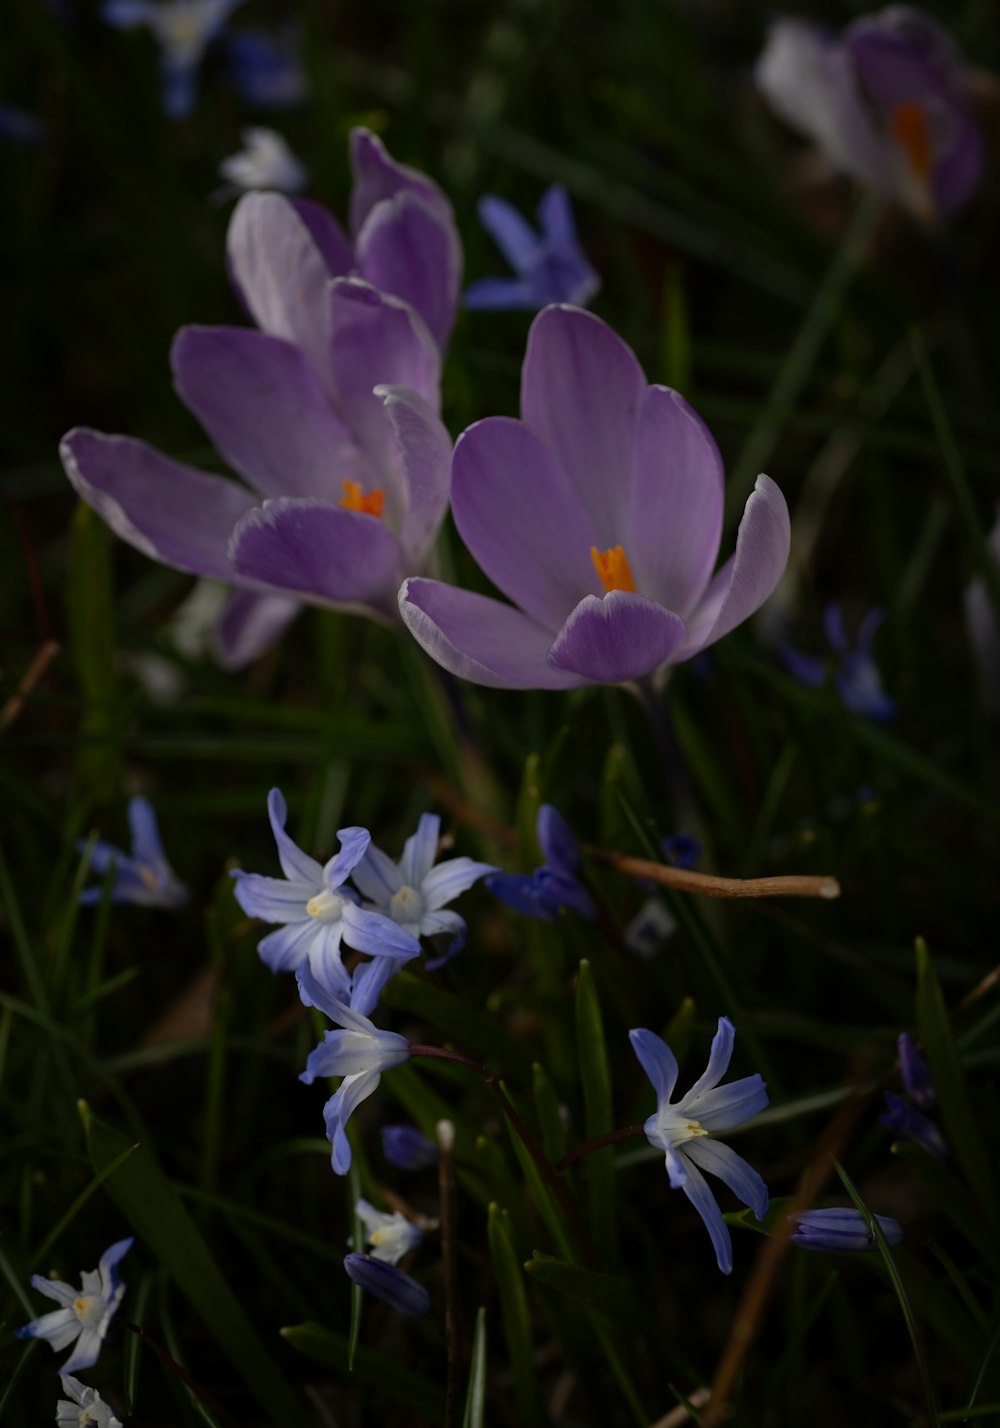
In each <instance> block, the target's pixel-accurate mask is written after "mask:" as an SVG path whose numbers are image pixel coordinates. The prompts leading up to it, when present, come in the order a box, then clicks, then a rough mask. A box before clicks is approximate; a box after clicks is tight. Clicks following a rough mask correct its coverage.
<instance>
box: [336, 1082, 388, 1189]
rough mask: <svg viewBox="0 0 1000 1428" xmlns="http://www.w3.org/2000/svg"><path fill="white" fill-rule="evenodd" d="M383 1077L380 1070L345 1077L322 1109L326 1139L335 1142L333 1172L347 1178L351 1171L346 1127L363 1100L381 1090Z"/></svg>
mask: <svg viewBox="0 0 1000 1428" xmlns="http://www.w3.org/2000/svg"><path fill="white" fill-rule="evenodd" d="M381 1079H382V1078H381V1076H380V1075H379V1073H378V1072H377V1071H361V1072H359V1073H358V1075H357V1076H345V1077H344V1079H343V1081H342V1082H341V1083H340V1086H339V1087H338V1089H337V1090H336V1091H335V1093H334V1094H333V1095H332V1096H331V1097H330V1099H329V1100H328V1101H327V1103H326V1105H325V1106H324V1108H323V1119H324V1121H325V1122H326V1134H327V1139H328V1140H330V1141H331V1142H332V1143H333V1154H332V1156H331V1163H332V1165H333V1169H334V1173H335V1174H337V1175H346V1174H347V1172H348V1171H349V1170H350V1168H351V1143H350V1141H349V1140H348V1139H347V1132H346V1130H345V1127H346V1125H347V1122H348V1121H349V1120H350V1118H351V1116H352V1114H353V1113H354V1111H356V1110H357V1108H358V1106H359V1105H360V1104H361V1102H362V1101H363V1100H365V1099H366V1098H367V1097H368V1096H370V1095H371V1094H372V1092H373V1091H375V1090H377V1089H378V1083H379V1081H381Z"/></svg>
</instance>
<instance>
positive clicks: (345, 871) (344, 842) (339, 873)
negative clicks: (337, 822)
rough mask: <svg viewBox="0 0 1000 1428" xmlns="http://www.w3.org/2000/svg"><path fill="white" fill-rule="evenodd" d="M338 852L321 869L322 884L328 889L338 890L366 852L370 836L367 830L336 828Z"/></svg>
mask: <svg viewBox="0 0 1000 1428" xmlns="http://www.w3.org/2000/svg"><path fill="white" fill-rule="evenodd" d="M337 837H338V839H339V840H340V852H339V853H334V855H333V857H332V858H331V859H330V861H329V862H328V863H327V865H326V867H325V868H324V869H323V882H324V883H325V885H326V886H327V887H328V888H339V887H340V885H341V883H342V882H345V881H346V879H347V878H348V877H349V876H350V874H351V873H352V871H353V870H354V869H355V868H356V867H357V865H358V864H359V863H360V862H361V859H362V858H363V857H364V856H365V854H366V853H367V851H368V845H369V843H370V842H371V839H372V835H371V834H370V833H369V832H368V829H367V828H338V829H337Z"/></svg>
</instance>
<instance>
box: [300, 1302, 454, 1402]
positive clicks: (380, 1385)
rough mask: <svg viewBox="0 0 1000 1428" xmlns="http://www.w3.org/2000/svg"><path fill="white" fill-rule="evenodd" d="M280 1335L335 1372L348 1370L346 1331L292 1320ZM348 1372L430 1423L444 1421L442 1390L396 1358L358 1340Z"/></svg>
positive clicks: (303, 1352)
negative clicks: (359, 1342) (296, 1322)
mask: <svg viewBox="0 0 1000 1428" xmlns="http://www.w3.org/2000/svg"><path fill="white" fill-rule="evenodd" d="M281 1337H282V1338H283V1339H284V1340H285V1341H286V1343H289V1344H291V1346H292V1348H293V1349H296V1350H298V1352H299V1353H300V1354H305V1355H306V1357H307V1358H310V1359H314V1360H316V1362H317V1363H321V1364H325V1365H326V1367H327V1368H330V1369H333V1370H334V1372H335V1373H338V1374H340V1375H346V1374H347V1373H348V1372H349V1370H348V1367H347V1352H348V1345H347V1336H346V1335H345V1334H338V1333H337V1332H336V1331H335V1330H333V1329H324V1328H322V1327H321V1326H320V1325H319V1324H295V1325H292V1326H291V1327H289V1328H287V1329H282V1330H281ZM350 1372H352V1375H353V1378H354V1380H356V1381H357V1382H358V1383H362V1384H365V1385H366V1386H368V1387H370V1388H377V1389H379V1390H380V1391H381V1392H382V1393H384V1394H385V1395H386V1397H387V1398H392V1399H393V1400H394V1401H395V1402H396V1403H401V1404H403V1405H404V1406H405V1407H406V1408H408V1409H409V1410H410V1412H411V1413H412V1414H413V1415H414V1417H421V1418H428V1419H430V1421H431V1422H432V1423H443V1422H444V1392H443V1390H442V1389H440V1388H438V1386H437V1384H434V1383H429V1382H428V1381H427V1379H425V1378H423V1377H422V1376H421V1375H420V1374H417V1373H414V1372H413V1370H412V1369H409V1368H407V1367H406V1366H405V1365H404V1364H402V1363H400V1362H399V1360H398V1359H395V1358H387V1357H386V1356H385V1355H384V1354H379V1353H376V1352H375V1351H374V1350H373V1349H369V1348H366V1347H365V1345H364V1344H361V1345H359V1347H358V1354H357V1358H356V1360H355V1363H354V1368H353V1370H352V1371H350Z"/></svg>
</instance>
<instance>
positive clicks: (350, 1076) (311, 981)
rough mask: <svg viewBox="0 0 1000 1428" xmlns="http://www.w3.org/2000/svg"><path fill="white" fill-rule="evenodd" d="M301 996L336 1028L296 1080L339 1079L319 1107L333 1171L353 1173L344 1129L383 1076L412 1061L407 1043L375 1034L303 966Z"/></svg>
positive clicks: (368, 1023) (389, 1033) (374, 1029)
mask: <svg viewBox="0 0 1000 1428" xmlns="http://www.w3.org/2000/svg"><path fill="white" fill-rule="evenodd" d="M296 975H297V977H298V983H299V996H300V997H301V998H302V1000H303V1002H304V1003H305V1005H306V1006H307V1007H318V1008H319V1010H320V1011H321V1012H322V1013H323V1015H324V1016H328V1017H329V1018H330V1020H331V1021H332V1022H333V1023H334V1024H335V1025H336V1026H337V1027H339V1028H340V1030H338V1031H328V1032H327V1033H326V1036H325V1038H324V1040H323V1042H322V1043H321V1045H319V1046H317V1047H316V1049H315V1051H313V1052H311V1053H310V1055H309V1059H308V1061H307V1062H306V1069H305V1070H304V1071H303V1072H302V1074H301V1076H300V1077H299V1080H300V1081H304V1082H305V1084H306V1085H307V1086H308V1085H311V1083H312V1082H313V1081H314V1080H315V1078H316V1077H317V1076H343V1078H344V1079H343V1081H341V1083H340V1085H339V1086H338V1087H337V1090H336V1091H335V1092H334V1094H333V1095H332V1096H331V1097H330V1099H329V1100H328V1101H327V1103H326V1105H325V1106H324V1107H323V1119H324V1121H325V1122H326V1134H327V1139H328V1140H329V1141H330V1143H331V1145H332V1146H333V1156H332V1161H333V1168H334V1170H335V1171H336V1173H337V1174H338V1175H346V1174H347V1172H348V1170H350V1168H351V1145H350V1141H349V1140H348V1139H347V1132H346V1130H345V1127H346V1125H347V1122H348V1120H349V1118H350V1116H351V1114H352V1112H353V1111H355V1110H356V1109H357V1107H358V1106H359V1105H360V1104H361V1102H362V1101H363V1100H365V1099H366V1098H367V1097H368V1096H370V1095H371V1094H372V1092H373V1091H375V1090H377V1089H378V1083H379V1081H380V1080H381V1079H382V1072H383V1071H390V1070H392V1068H393V1067H394V1066H402V1064H403V1062H404V1061H408V1060H409V1058H410V1043H409V1042H408V1041H407V1039H406V1037H405V1036H399V1035H397V1033H396V1032H394V1031H379V1030H378V1028H377V1027H375V1026H374V1025H373V1024H372V1023H371V1021H369V1019H368V1017H367V1016H363V1015H362V1014H361V1013H360V1012H358V1011H357V1010H356V1009H355V1008H352V1007H349V1006H347V1005H346V1004H345V1003H344V1002H342V1001H340V1000H339V999H338V998H337V997H334V996H331V994H330V992H329V991H328V990H327V989H326V987H325V986H324V985H323V984H322V983H321V982H320V981H319V980H318V979H317V978H316V977H315V976H314V975H313V974H312V972H311V971H310V970H309V964H308V963H303V964H302V966H301V967H299V970H298V972H297V974H296Z"/></svg>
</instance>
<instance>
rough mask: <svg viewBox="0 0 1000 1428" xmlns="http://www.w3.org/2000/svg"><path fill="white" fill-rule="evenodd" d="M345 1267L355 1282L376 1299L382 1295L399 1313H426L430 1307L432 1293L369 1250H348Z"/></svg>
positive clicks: (381, 1297)
mask: <svg viewBox="0 0 1000 1428" xmlns="http://www.w3.org/2000/svg"><path fill="white" fill-rule="evenodd" d="M344 1268H345V1269H346V1270H347V1273H348V1274H349V1275H350V1277H351V1279H353V1280H354V1283H355V1284H360V1285H361V1288H362V1289H365V1290H367V1291H368V1293H369V1294H374V1295H375V1297H376V1298H377V1299H384V1300H385V1302H386V1303H387V1304H391V1305H392V1307H393V1309H398V1310H399V1312H400V1313H401V1314H411V1315H415V1314H426V1313H427V1311H428V1309H429V1308H430V1307H431V1297H430V1295H429V1294H428V1292H427V1290H426V1289H425V1288H424V1287H423V1285H422V1284H418V1283H417V1281H416V1280H415V1279H411V1278H410V1276H409V1275H408V1274H406V1273H405V1272H404V1271H403V1270H401V1269H399V1268H398V1267H397V1266H396V1265H394V1264H387V1263H386V1261H385V1260H381V1259H375V1258H374V1257H373V1256H372V1255H368V1254H349V1255H347V1256H346V1257H345V1259H344Z"/></svg>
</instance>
